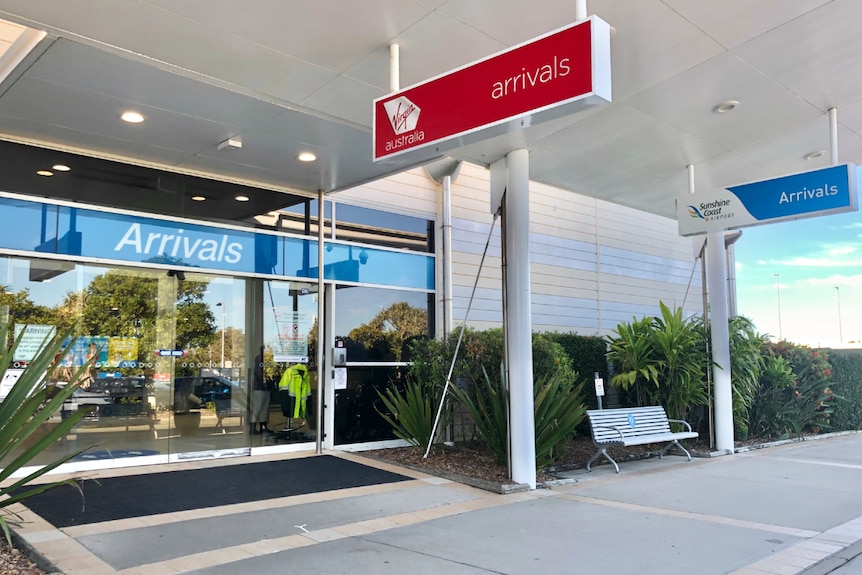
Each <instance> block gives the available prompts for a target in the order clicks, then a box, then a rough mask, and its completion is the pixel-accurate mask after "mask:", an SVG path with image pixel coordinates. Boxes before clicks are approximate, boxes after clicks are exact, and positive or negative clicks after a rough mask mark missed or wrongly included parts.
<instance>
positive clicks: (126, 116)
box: [120, 110, 146, 124]
mask: <svg viewBox="0 0 862 575" xmlns="http://www.w3.org/2000/svg"><path fill="white" fill-rule="evenodd" d="M120 119H121V120H122V121H124V122H128V123H130V124H140V123H141V122H143V121H144V120H146V118H145V117H144V115H143V114H141V113H140V112H135V111H132V110H128V111H126V112H123V113H122V114H120Z"/></svg>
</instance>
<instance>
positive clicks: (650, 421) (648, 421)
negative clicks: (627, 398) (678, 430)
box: [587, 406, 670, 441]
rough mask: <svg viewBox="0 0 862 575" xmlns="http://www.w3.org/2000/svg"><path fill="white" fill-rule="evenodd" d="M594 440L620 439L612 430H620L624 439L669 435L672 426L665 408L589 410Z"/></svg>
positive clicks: (588, 415) (588, 414)
mask: <svg viewBox="0 0 862 575" xmlns="http://www.w3.org/2000/svg"><path fill="white" fill-rule="evenodd" d="M587 418H589V420H590V428H591V429H592V432H593V439H594V440H596V441H611V440H614V439H619V434H618V433H617V432H616V431H614V429H612V428H616V429H619V431H620V433H622V434H623V436H624V437H637V436H640V435H653V434H656V433H669V432H670V424H669V423H668V420H667V413H665V410H664V407H661V406H656V407H623V408H615V409H590V410H587Z"/></svg>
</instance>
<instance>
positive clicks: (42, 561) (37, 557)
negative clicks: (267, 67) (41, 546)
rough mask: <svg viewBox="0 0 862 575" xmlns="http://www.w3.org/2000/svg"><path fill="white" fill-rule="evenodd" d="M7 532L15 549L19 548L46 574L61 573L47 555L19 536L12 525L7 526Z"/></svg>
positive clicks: (56, 574) (54, 574)
mask: <svg viewBox="0 0 862 575" xmlns="http://www.w3.org/2000/svg"><path fill="white" fill-rule="evenodd" d="M9 532H10V534H11V535H12V544H13V545H14V546H15V548H16V549H18V550H20V551H21V552H22V553H23V554H24V555H25V556H26V557H27V559H29V560H30V561H32V562H33V563H35V564H36V567H38V568H39V569H41V570H42V571H44V572H45V573H46V574H47V575H63V572H62V571H60V569H58V568H57V566H56V565H54V564H53V563H52V562H51V561H50V560H49V559H48V558H47V557H45V556H44V555H42V554H41V553H40V552H39V551H38V550H37V549H36V548H35V547H34V546H33V545H32V544H31V543H30V542H29V541H27V540H26V539H25V538H23V537H21V536H20V535H18V534H17V533H16V532H15V528H14V527H13V526H11V525H10V526H9Z"/></svg>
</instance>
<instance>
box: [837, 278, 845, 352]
mask: <svg viewBox="0 0 862 575" xmlns="http://www.w3.org/2000/svg"><path fill="white" fill-rule="evenodd" d="M835 297H836V298H837V299H838V343H840V344H841V345H844V331H843V329H842V327H841V292H840V291H839V290H838V286H835Z"/></svg>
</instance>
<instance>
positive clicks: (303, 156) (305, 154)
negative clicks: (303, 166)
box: [296, 152, 317, 162]
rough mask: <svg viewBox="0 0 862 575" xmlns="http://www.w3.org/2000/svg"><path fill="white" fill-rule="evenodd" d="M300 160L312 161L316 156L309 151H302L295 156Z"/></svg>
mask: <svg viewBox="0 0 862 575" xmlns="http://www.w3.org/2000/svg"><path fill="white" fill-rule="evenodd" d="M296 159H297V160H299V161H300V162H313V161H314V160H316V159H317V156H315V155H314V154H312V153H311V152H302V153H301V154H299V155H298V156H297V157H296Z"/></svg>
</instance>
